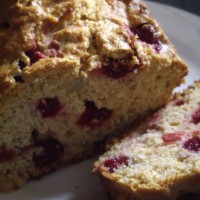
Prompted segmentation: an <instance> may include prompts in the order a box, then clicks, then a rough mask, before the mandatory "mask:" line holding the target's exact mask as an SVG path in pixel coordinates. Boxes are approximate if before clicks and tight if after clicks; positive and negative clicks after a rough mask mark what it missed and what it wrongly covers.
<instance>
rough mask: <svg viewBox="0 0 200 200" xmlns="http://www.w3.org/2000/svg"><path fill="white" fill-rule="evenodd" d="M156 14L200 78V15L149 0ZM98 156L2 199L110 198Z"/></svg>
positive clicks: (190, 77) (189, 80)
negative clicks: (97, 172) (98, 171)
mask: <svg viewBox="0 0 200 200" xmlns="http://www.w3.org/2000/svg"><path fill="white" fill-rule="evenodd" d="M148 5H149V7H150V8H151V10H152V13H153V16H154V17H155V18H156V19H157V21H159V22H160V24H161V25H162V27H163V28H164V30H165V32H166V33H167V35H168V36H169V38H170V39H171V41H172V42H173V43H174V44H175V45H176V47H177V50H178V52H179V53H180V55H181V56H182V57H183V58H184V59H185V61H186V62H187V63H188V65H189V66H190V70H191V71H190V74H189V75H188V77H187V83H186V84H185V85H182V86H181V89H182V88H185V87H186V85H188V84H190V83H192V82H193V81H194V80H197V79H200V17H198V16H196V15H193V14H190V13H187V12H185V11H182V10H178V9H176V8H172V7H169V6H165V5H161V4H157V3H151V2H149V3H148ZM94 161H95V159H92V160H88V161H85V162H82V163H80V164H75V165H72V166H70V167H67V168H66V169H63V170H61V171H59V172H56V173H54V174H50V175H48V176H46V177H44V178H43V179H41V180H37V181H30V182H29V183H28V184H27V185H25V186H24V187H23V188H22V189H20V190H18V191H16V192H14V193H11V194H0V199H1V200H106V199H107V198H106V195H105V194H104V192H103V189H102V187H101V185H100V183H99V180H98V179H97V178H96V176H94V175H92V174H91V168H92V163H93V162H94Z"/></svg>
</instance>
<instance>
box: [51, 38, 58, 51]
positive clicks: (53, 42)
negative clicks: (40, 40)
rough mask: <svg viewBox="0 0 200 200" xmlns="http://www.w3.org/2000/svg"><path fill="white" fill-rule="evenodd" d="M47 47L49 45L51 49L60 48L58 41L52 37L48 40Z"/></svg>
mask: <svg viewBox="0 0 200 200" xmlns="http://www.w3.org/2000/svg"><path fill="white" fill-rule="evenodd" d="M49 47H50V48H51V49H55V50H59V49H60V44H59V43H58V41H57V40H55V39H53V40H52V41H51V42H50V44H49Z"/></svg>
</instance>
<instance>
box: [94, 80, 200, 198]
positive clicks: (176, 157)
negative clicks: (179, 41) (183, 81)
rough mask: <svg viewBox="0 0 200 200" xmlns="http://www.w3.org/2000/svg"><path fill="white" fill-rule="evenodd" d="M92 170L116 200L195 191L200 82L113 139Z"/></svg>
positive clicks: (199, 182)
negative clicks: (129, 130)
mask: <svg viewBox="0 0 200 200" xmlns="http://www.w3.org/2000/svg"><path fill="white" fill-rule="evenodd" d="M94 171H95V172H96V173H97V174H98V175H99V176H100V177H101V180H102V183H103V184H104V186H105V189H106V190H107V192H108V193H110V195H111V197H112V198H113V199H116V200H161V199H162V200H176V199H180V200H182V199H183V198H186V196H187V195H188V193H196V194H195V195H197V193H199V194H200V82H196V83H195V84H194V85H192V86H190V87H189V88H188V89H187V90H185V91H184V92H183V93H181V94H180V93H179V94H176V95H175V96H174V98H173V99H172V101H170V102H169V104H168V105H167V106H166V107H165V108H163V109H161V110H160V111H158V112H157V113H156V114H154V115H153V116H152V117H149V118H148V119H147V120H146V121H145V122H144V123H143V124H141V125H140V126H139V127H138V128H137V129H136V130H134V131H132V132H130V133H129V134H127V135H126V136H125V137H124V138H123V139H121V141H115V143H114V144H113V145H112V146H111V148H110V150H109V151H108V152H106V153H105V154H104V155H102V156H101V157H100V159H99V160H98V161H97V162H96V163H95V168H94ZM188 197H189V198H188V199H192V196H191V195H188ZM198 199H199V196H198Z"/></svg>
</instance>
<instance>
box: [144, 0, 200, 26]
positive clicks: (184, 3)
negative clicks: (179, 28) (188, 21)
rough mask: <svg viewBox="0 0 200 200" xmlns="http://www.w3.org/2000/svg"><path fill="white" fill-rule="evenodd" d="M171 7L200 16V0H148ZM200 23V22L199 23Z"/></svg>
mask: <svg viewBox="0 0 200 200" xmlns="http://www.w3.org/2000/svg"><path fill="white" fill-rule="evenodd" d="M147 1H154V2H158V3H163V4H167V5H171V6H174V7H177V8H181V9H184V10H186V11H189V12H192V13H194V14H196V15H199V16H200V0H147ZM199 23H200V22H199Z"/></svg>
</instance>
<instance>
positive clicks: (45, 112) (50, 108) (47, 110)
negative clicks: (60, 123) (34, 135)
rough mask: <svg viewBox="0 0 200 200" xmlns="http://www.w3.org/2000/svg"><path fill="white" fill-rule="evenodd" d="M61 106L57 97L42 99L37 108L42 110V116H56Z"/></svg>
mask: <svg viewBox="0 0 200 200" xmlns="http://www.w3.org/2000/svg"><path fill="white" fill-rule="evenodd" d="M61 108H62V106H61V104H60V101H59V99H58V98H57V97H54V98H44V99H40V100H39V102H38V105H37V110H39V111H40V113H41V115H42V118H48V117H55V116H56V115H57V114H58V113H59V111H60V110H61Z"/></svg>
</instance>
